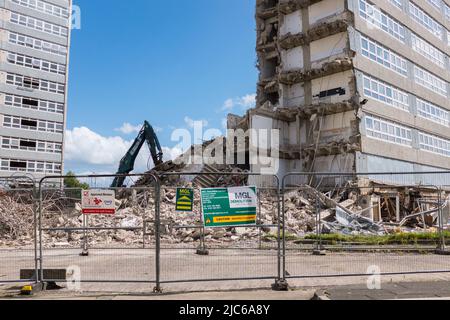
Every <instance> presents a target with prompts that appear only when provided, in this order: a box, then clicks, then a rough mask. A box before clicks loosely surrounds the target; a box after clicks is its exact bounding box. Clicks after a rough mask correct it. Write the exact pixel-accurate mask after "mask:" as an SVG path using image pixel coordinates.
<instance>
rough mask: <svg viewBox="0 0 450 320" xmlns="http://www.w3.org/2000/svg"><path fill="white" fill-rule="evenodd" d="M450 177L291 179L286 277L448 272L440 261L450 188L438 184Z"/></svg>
mask: <svg viewBox="0 0 450 320" xmlns="http://www.w3.org/2000/svg"><path fill="white" fill-rule="evenodd" d="M449 178H450V173H447V172H445V173H444V172H430V173H424V172H420V173H374V174H358V175H356V174H339V173H336V174H332V173H327V174H320V173H319V174H314V175H306V174H304V173H291V174H288V175H287V176H285V177H284V178H283V183H282V185H283V188H282V199H283V210H282V212H283V214H284V216H283V221H285V223H284V224H283V229H284V232H283V235H284V237H283V238H284V242H283V243H284V246H283V251H284V254H283V274H284V277H285V278H315V277H318V278H319V277H339V276H367V275H368V274H373V273H376V274H380V275H395V274H421V273H448V272H450V256H448V255H442V254H440V253H444V252H445V249H446V245H447V244H448V241H449V240H450V238H449V236H450V234H449V233H448V231H447V230H448V220H449V191H450V189H449V188H446V187H445V185H441V184H440V182H443V181H448V179H449ZM299 181H301V182H303V183H301V184H299V183H298V182H299ZM411 182H413V183H412V184H411ZM414 182H415V183H414ZM438 253H439V254H438Z"/></svg>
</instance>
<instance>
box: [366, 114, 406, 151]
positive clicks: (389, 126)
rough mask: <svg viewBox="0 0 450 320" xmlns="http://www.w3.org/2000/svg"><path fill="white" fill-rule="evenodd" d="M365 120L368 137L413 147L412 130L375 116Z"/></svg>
mask: <svg viewBox="0 0 450 320" xmlns="http://www.w3.org/2000/svg"><path fill="white" fill-rule="evenodd" d="M365 118H366V120H365V124H366V132H367V136H368V137H371V138H374V139H379V140H383V141H387V142H390V143H396V144H400V145H404V146H409V147H411V146H412V130H411V129H409V128H407V127H404V126H402V125H399V124H397V123H395V122H391V121H388V120H384V119H381V118H378V117H374V116H369V115H367V116H366V117H365Z"/></svg>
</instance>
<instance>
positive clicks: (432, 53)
mask: <svg viewBox="0 0 450 320" xmlns="http://www.w3.org/2000/svg"><path fill="white" fill-rule="evenodd" d="M411 41H412V48H413V50H414V51H416V52H417V53H419V54H420V55H422V56H423V57H425V58H427V59H428V60H430V61H431V62H433V63H434V64H436V65H438V66H439V67H441V68H445V55H444V53H443V52H442V51H440V50H439V49H437V48H435V47H434V46H432V45H431V44H429V43H428V42H426V41H425V40H423V39H422V38H420V37H418V36H417V35H415V34H414V33H411Z"/></svg>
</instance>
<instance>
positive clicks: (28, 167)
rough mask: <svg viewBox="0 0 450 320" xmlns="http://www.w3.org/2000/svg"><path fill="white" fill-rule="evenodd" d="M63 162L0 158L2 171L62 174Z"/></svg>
mask: <svg viewBox="0 0 450 320" xmlns="http://www.w3.org/2000/svg"><path fill="white" fill-rule="evenodd" d="M61 168H62V166H61V164H60V163H55V162H44V161H34V160H14V159H0V170H1V171H9V172H14V171H20V172H30V173H46V174H61Z"/></svg>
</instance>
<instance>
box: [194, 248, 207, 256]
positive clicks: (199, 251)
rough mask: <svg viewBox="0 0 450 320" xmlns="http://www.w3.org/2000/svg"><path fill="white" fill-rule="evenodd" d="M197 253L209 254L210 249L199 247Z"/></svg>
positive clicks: (200, 254)
mask: <svg viewBox="0 0 450 320" xmlns="http://www.w3.org/2000/svg"><path fill="white" fill-rule="evenodd" d="M195 254H197V255H199V256H209V250H208V249H203V248H199V249H197V251H196V252H195Z"/></svg>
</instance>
